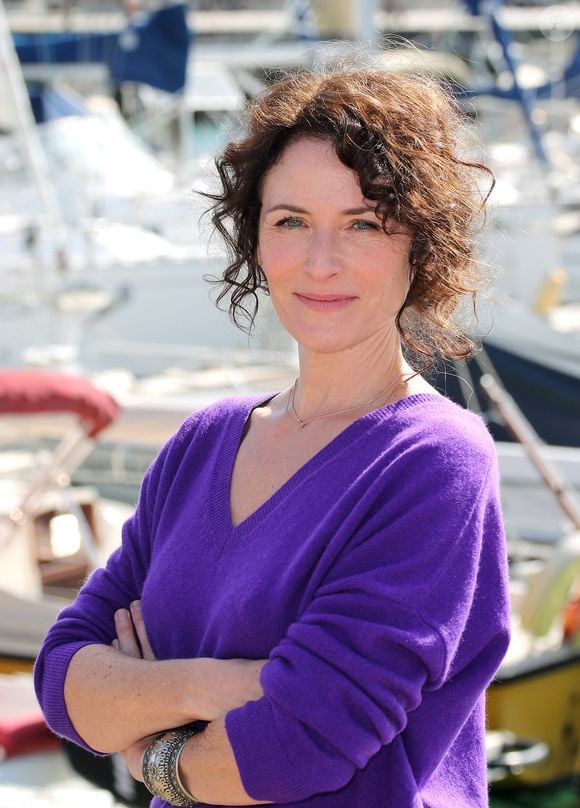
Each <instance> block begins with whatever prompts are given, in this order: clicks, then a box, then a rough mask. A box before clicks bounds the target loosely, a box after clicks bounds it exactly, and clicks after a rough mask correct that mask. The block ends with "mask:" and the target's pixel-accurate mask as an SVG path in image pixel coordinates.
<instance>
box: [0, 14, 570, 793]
mask: <svg viewBox="0 0 580 808" xmlns="http://www.w3.org/2000/svg"><path fill="white" fill-rule="evenodd" d="M579 30H580V3H577V2H560V3H557V4H556V3H547V2H541V0H535V2H532V1H531V0H530V2H523V0H512V2H508V0H505V2H503V1H502V0H486V2H483V0H482V1H481V2H479V0H465V2H459V0H457V2H455V1H454V0H431V1H429V0H411V1H410V2H408V3H406V2H403V0H246V1H245V2H244V0H221V1H220V0H213V1H212V0H198V2H190V3H171V2H160V1H159V2H156V1H155V0H149V1H148V2H145V0H142V1H141V2H140V1H139V0H124V1H121V0H118V2H113V0H102V2H97V0H93V2H89V0H4V2H1V1H0V439H1V441H2V445H1V451H0V808H8V807H9V806H10V808H13V806H14V805H22V806H31V808H40V806H43V807H44V806H50V805H57V804H58V805H59V806H61V807H62V806H65V807H66V806H69V805H70V806H71V808H72V807H73V806H78V805H80V804H83V805H86V806H87V808H88V806H93V805H94V806H95V808H101V806H102V808H112V807H113V806H114V805H115V804H116V801H119V800H120V801H122V803H123V805H127V806H132V805H146V804H148V803H147V801H146V800H145V798H144V795H143V792H142V791H141V790H139V789H136V787H135V785H134V784H133V783H132V781H131V780H130V778H128V777H127V774H126V772H125V771H124V769H123V766H122V762H121V761H120V760H118V759H116V758H112V759H111V760H108V761H103V762H102V765H101V767H100V768H99V766H97V765H96V764H94V761H92V760H91V759H89V758H88V756H85V758H83V756H82V755H79V754H75V753H74V750H71V749H65V748H64V747H62V746H60V745H58V744H56V743H55V741H54V739H52V738H51V737H50V735H49V734H48V732H47V730H46V729H45V727H44V725H43V722H42V720H41V718H40V716H39V714H38V709H37V707H36V705H35V702H34V699H33V697H32V694H31V689H30V680H29V674H28V673H27V672H29V671H30V668H31V664H32V660H33V658H34V653H35V650H36V648H37V647H38V643H39V641H40V638H41V636H42V634H43V632H44V631H45V630H46V628H47V626H48V625H49V624H50V622H51V620H52V619H53V617H54V615H55V614H56V612H57V610H58V608H60V607H61V605H62V603H63V602H65V601H66V599H67V598H70V597H72V596H74V591H75V590H76V589H77V588H78V586H79V584H80V582H81V581H82V579H83V577H84V576H85V575H86V574H87V573H88V571H90V569H91V568H92V567H93V566H94V565H95V564H98V563H100V562H102V560H103V558H104V557H105V556H106V554H107V553H108V552H109V551H110V550H111V549H112V548H113V547H114V546H115V545H116V543H118V541H119V538H120V535H119V531H120V525H121V524H122V521H123V520H124V518H126V516H127V515H128V514H129V513H130V510H131V506H132V505H133V504H134V503H135V500H136V497H137V495H138V488H139V483H140V480H141V477H142V475H143V473H144V471H145V469H146V468H147V466H148V464H149V463H150V462H151V460H152V458H153V457H154V455H155V453H156V452H157V450H158V449H159V447H160V446H161V444H162V443H163V442H164V441H165V440H166V438H167V437H169V435H170V434H171V433H172V432H173V431H174V430H175V429H176V428H177V426H178V425H179V423H181V421H182V420H183V418H184V417H185V416H186V415H187V414H188V413H189V412H191V411H193V410H195V409H196V408H198V407H200V406H203V405H205V404H207V403H209V402H211V401H214V400H216V399H218V398H220V397H223V396H226V395H235V394H245V393H248V392H252V393H253V392H270V391H273V390H278V389H282V388H283V387H285V386H287V385H288V384H290V383H291V381H292V380H293V379H294V376H295V374H296V367H297V360H296V353H295V348H294V346H293V345H292V344H291V343H290V341H289V340H288V338H287V337H286V336H285V334H284V333H283V332H282V330H281V329H280V328H279V327H278V326H277V325H276V320H275V317H274V314H273V312H272V310H271V308H270V307H269V304H268V301H267V299H264V300H263V311H262V312H261V314H260V315H259V319H258V321H257V326H256V329H255V333H254V334H253V335H252V336H251V337H249V336H248V335H247V334H245V333H244V332H242V331H240V330H239V329H236V328H235V327H234V326H233V325H232V324H231V323H230V322H229V320H228V316H227V314H225V313H223V312H219V311H218V310H217V309H216V306H215V305H214V302H213V300H212V298H215V296H216V290H215V287H212V285H211V283H208V281H207V280H206V277H207V276H211V277H216V276H219V275H220V273H221V270H222V268H223V267H224V265H225V260H226V259H225V255H224V252H223V247H222V245H220V243H219V242H218V241H217V239H216V238H215V237H210V230H209V226H208V222H207V221H206V220H204V218H203V217H202V213H203V211H204V209H205V207H206V205H205V203H204V200H203V198H201V197H200V196H199V195H198V193H197V192H198V191H207V190H208V189H211V188H212V185H213V183H214V182H215V179H214V174H213V167H212V156H213V155H214V154H215V152H216V151H217V149H219V147H220V145H221V144H223V143H224V142H225V141H226V139H227V138H228V137H229V136H231V135H235V134H236V132H237V131H238V129H239V120H240V115H241V113H242V112H243V109H244V107H245V105H246V103H247V101H248V99H251V98H252V97H253V96H254V95H255V94H257V93H259V92H260V91H261V90H262V89H263V88H264V87H265V86H266V85H267V83H268V82H269V81H271V80H272V79H273V78H276V77H277V76H279V75H280V74H281V72H283V71H288V70H290V71H291V70H294V69H296V68H298V67H300V66H301V65H324V64H325V63H331V62H333V61H334V60H337V59H343V58H348V59H352V58H359V59H372V60H373V62H374V63H376V64H379V65H380V66H381V68H382V69H384V70H405V71H413V72H421V73H427V74H429V75H432V76H434V77H436V78H437V79H438V80H440V81H441V82H444V83H445V85H446V86H447V87H449V88H450V90H451V91H452V92H453V93H454V94H455V96H456V98H457V101H458V103H459V104H460V105H461V107H462V110H463V112H464V125H463V131H462V132H461V136H462V139H463V142H464V144H465V146H464V148H465V151H466V153H468V154H470V155H472V156H473V157H474V158H477V159H481V160H483V161H484V162H486V163H487V164H488V165H490V167H491V168H492V169H493V171H494V173H495V176H496V181H497V182H496V187H495V189H494V191H493V194H492V197H491V205H490V211H489V214H488V219H487V224H486V228H485V230H484V232H483V233H482V235H481V238H480V242H479V245H478V249H479V253H480V258H481V260H482V261H483V262H484V263H485V265H486V266H487V267H489V271H490V277H492V278H493V287H492V289H491V292H490V294H489V296H488V298H487V299H486V301H485V302H484V304H483V305H482V307H481V311H480V320H479V324H478V333H477V334H474V337H475V338H476V339H477V340H478V341H479V342H480V343H481V346H482V351H481V353H480V354H479V355H478V357H477V360H476V361H473V362H471V363H470V364H469V365H465V364H460V365H457V366H453V367H451V366H448V367H439V368H436V369H435V370H434V371H433V373H432V381H434V383H436V384H437V386H438V387H439V388H440V389H441V390H442V391H444V392H446V393H447V394H449V395H450V396H451V397H453V398H455V399H456V400H458V401H460V402H461V403H463V404H464V406H469V407H471V408H473V409H475V410H476V411H478V412H480V413H481V414H482V415H483V417H484V418H486V420H487V422H488V424H489V426H490V429H491V431H492V433H493V435H494V437H495V438H496V441H497V447H498V456H499V459H500V469H501V476H502V498H503V504H504V511H505V517H506V525H507V529H508V535H509V541H510V573H511V585H512V602H513V607H514V608H513V611H514V640H513V642H512V646H511V647H510V651H509V654H508V657H507V659H506V662H505V665H504V666H503V667H502V669H501V671H500V673H499V675H498V678H497V681H496V682H494V684H493V686H492V688H491V690H490V697H489V708H488V723H489V733H488V757H489V768H488V772H489V780H490V784H491V788H492V805H493V806H494V808H509V807H511V806H518V805H526V806H527V805H530V806H550V808H558V807H559V806H562V807H564V806H565V807H566V808H569V806H578V805H580V796H579V793H580V504H579V491H580V159H579V158H580V34H579ZM71 380H72V381H71ZM113 402H115V403H113ZM273 585H275V583H274V584H273ZM2 749H4V757H5V758H6V759H5V760H1V758H2V756H3V754H2ZM73 767H74V769H75V771H74V773H73ZM91 783H92V784H91ZM466 808H467V806H466Z"/></svg>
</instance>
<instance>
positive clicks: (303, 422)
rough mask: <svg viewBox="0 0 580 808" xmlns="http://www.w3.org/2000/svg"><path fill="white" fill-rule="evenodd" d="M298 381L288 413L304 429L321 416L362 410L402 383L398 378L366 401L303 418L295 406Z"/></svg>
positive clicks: (289, 400) (289, 402)
mask: <svg viewBox="0 0 580 808" xmlns="http://www.w3.org/2000/svg"><path fill="white" fill-rule="evenodd" d="M297 382H298V379H295V380H294V384H293V385H292V395H291V396H289V398H288V402H287V404H286V413H287V414H288V415H289V416H290V418H292V420H293V421H295V422H296V423H297V424H298V425H299V426H301V427H302V429H304V427H305V426H308V424H311V423H312V422H313V421H317V420H318V419H319V418H330V416H331V415H343V414H344V413H346V412H355V411H356V410H361V409H362V408H363V407H367V406H368V405H369V404H372V403H373V402H374V401H376V400H377V399H379V398H381V396H384V395H385V394H386V393H389V394H392V393H393V391H394V390H395V389H396V387H397V385H398V384H399V383H400V382H399V380H398V379H397V381H395V382H394V383H392V384H388V385H387V386H386V387H383V389H382V390H379V392H378V393H376V394H375V395H374V396H372V397H371V398H369V399H367V400H366V401H363V402H362V404H355V406H354V407H342V408H341V409H339V410H327V412H319V413H317V414H316V415H311V416H310V417H309V418H302V417H301V416H300V415H298V413H297V412H296V406H295V398H296V384H297Z"/></svg>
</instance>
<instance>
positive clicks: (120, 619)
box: [112, 600, 157, 659]
mask: <svg viewBox="0 0 580 808" xmlns="http://www.w3.org/2000/svg"><path fill="white" fill-rule="evenodd" d="M115 631H116V632H117V636H116V638H115V639H114V640H113V642H112V646H113V648H116V649H117V651H120V652H121V653H122V654H125V655H126V656H130V657H134V658H135V659H157V657H156V656H155V654H154V653H153V649H152V648H151V643H150V642H149V637H148V636H147V629H146V628H145V622H144V620H143V613H142V611H141V601H140V600H134V601H133V603H131V606H130V608H129V609H118V610H117V611H116V612H115ZM139 646H141V647H139Z"/></svg>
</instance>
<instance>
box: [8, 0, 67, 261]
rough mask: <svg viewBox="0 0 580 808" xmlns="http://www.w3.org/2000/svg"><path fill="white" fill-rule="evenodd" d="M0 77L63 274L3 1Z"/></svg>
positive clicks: (57, 231)
mask: <svg viewBox="0 0 580 808" xmlns="http://www.w3.org/2000/svg"><path fill="white" fill-rule="evenodd" d="M0 75H2V76H4V77H5V78H4V81H3V87H2V89H3V90H4V92H5V93H6V98H5V99H4V100H5V103H6V102H7V104H8V110H9V116H10V119H11V124H12V126H13V127H14V128H15V129H16V131H17V132H18V135H19V138H20V142H21V144H22V146H23V151H24V156H25V159H26V163H27V165H28V169H29V171H30V174H31V176H32V179H33V180H34V182H35V184H36V188H37V190H38V194H39V197H40V201H41V205H42V210H43V212H44V219H45V222H46V225H47V227H48V228H49V232H50V233H51V240H52V242H53V243H54V244H55V266H56V268H57V269H59V270H66V269H67V268H68V261H67V252H66V247H65V244H66V239H65V225H64V219H63V216H62V211H61V207H60V202H59V200H58V196H57V193H56V189H55V186H54V181H53V178H52V176H51V173H50V168H49V166H48V163H47V160H46V155H45V153H44V148H43V145H42V141H41V139H40V136H39V134H38V129H37V127H36V121H35V120H34V114H33V112H32V106H31V104H30V98H29V96H28V92H27V90H26V84H25V81H24V76H23V74H22V69H21V67H20V61H19V59H18V56H17V54H16V49H15V47H14V42H13V40H12V34H11V32H10V27H9V25H8V18H7V16H6V11H5V8H4V2H3V0H0Z"/></svg>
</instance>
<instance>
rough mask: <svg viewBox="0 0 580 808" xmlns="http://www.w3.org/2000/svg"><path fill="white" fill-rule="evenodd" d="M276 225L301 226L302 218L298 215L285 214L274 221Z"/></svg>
mask: <svg viewBox="0 0 580 808" xmlns="http://www.w3.org/2000/svg"><path fill="white" fill-rule="evenodd" d="M276 227H302V219H299V218H298V216H285V217H284V218H283V219H280V221H279V222H276Z"/></svg>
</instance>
